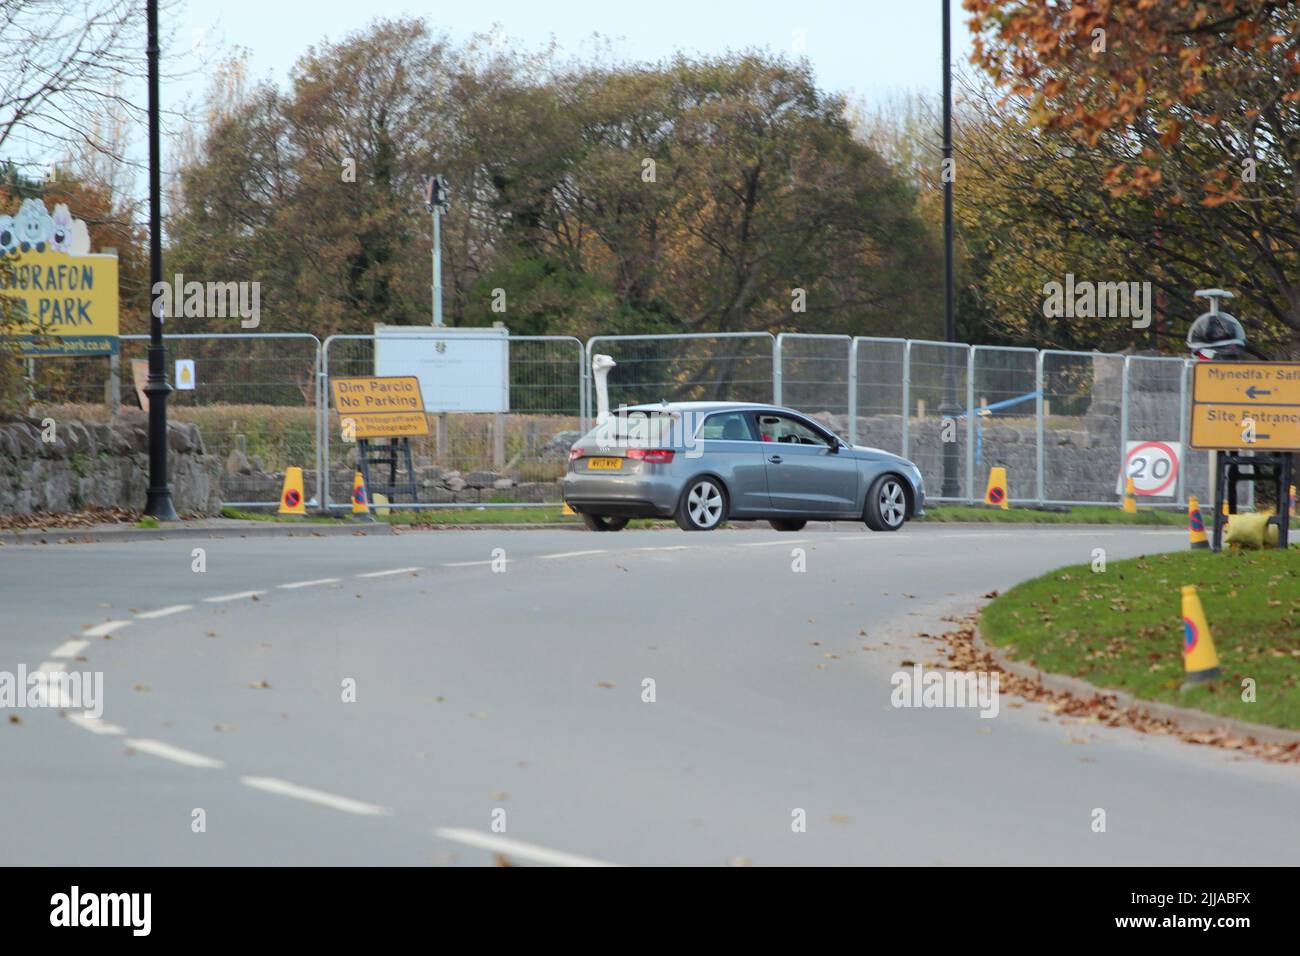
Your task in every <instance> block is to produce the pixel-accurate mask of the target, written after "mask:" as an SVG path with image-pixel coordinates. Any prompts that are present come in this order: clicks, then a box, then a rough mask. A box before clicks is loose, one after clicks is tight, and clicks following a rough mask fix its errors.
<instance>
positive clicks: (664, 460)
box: [627, 448, 673, 465]
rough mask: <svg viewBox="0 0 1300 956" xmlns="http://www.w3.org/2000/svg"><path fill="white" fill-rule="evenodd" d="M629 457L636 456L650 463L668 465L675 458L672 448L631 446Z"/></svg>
mask: <svg viewBox="0 0 1300 956" xmlns="http://www.w3.org/2000/svg"><path fill="white" fill-rule="evenodd" d="M627 457H629V458H636V459H638V460H639V461H644V462H645V463H646V464H649V465H666V464H668V463H669V462H670V461H672V460H673V450H672V449H671V448H629V449H628V452H627Z"/></svg>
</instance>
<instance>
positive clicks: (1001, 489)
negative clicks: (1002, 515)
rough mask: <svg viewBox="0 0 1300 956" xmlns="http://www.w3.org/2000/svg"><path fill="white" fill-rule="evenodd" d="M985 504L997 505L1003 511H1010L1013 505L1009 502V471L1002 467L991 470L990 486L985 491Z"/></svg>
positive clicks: (997, 466)
mask: <svg viewBox="0 0 1300 956" xmlns="http://www.w3.org/2000/svg"><path fill="white" fill-rule="evenodd" d="M984 503H985V504H986V505H996V506H997V507H999V508H1001V509H1002V510H1003V511H1009V510H1010V508H1011V503H1010V502H1009V501H1007V470H1006V468H1004V467H1003V466H1002V465H994V466H993V467H992V468H990V469H989V485H988V488H986V489H985V491H984Z"/></svg>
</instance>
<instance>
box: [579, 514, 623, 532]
mask: <svg viewBox="0 0 1300 956" xmlns="http://www.w3.org/2000/svg"><path fill="white" fill-rule="evenodd" d="M627 521H628V519H627V518H619V517H615V516H614V515H583V516H582V523H583V524H585V525H586V526H587V530H588V531H622V530H623V529H624V528H626V527H627Z"/></svg>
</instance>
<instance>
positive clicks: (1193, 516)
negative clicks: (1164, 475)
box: [1187, 495, 1210, 550]
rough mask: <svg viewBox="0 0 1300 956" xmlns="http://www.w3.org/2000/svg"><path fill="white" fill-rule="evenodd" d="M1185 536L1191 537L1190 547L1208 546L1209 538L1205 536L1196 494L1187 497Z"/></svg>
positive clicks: (1203, 522) (1199, 504)
mask: <svg viewBox="0 0 1300 956" xmlns="http://www.w3.org/2000/svg"><path fill="white" fill-rule="evenodd" d="M1187 537H1188V538H1189V539H1191V544H1192V549H1193V550H1195V549H1197V548H1208V547H1209V546H1210V540H1209V538H1207V537H1206V536H1205V519H1204V518H1203V517H1202V516H1201V503H1200V502H1199V501H1197V500H1196V495H1190V496H1189V497H1188V499H1187Z"/></svg>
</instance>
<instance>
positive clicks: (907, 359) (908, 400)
mask: <svg viewBox="0 0 1300 956" xmlns="http://www.w3.org/2000/svg"><path fill="white" fill-rule="evenodd" d="M911 414H912V340H911V339H908V340H907V344H906V345H904V346H903V451H902V455H903V457H904V458H910V457H911V456H910V455H908V447H909V446H910V444H911V442H910V438H911V435H910V428H909V426H910V424H911V422H910V420H909V419H910V418H911ZM942 427H943V426H942V424H941V425H940V428H942Z"/></svg>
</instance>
